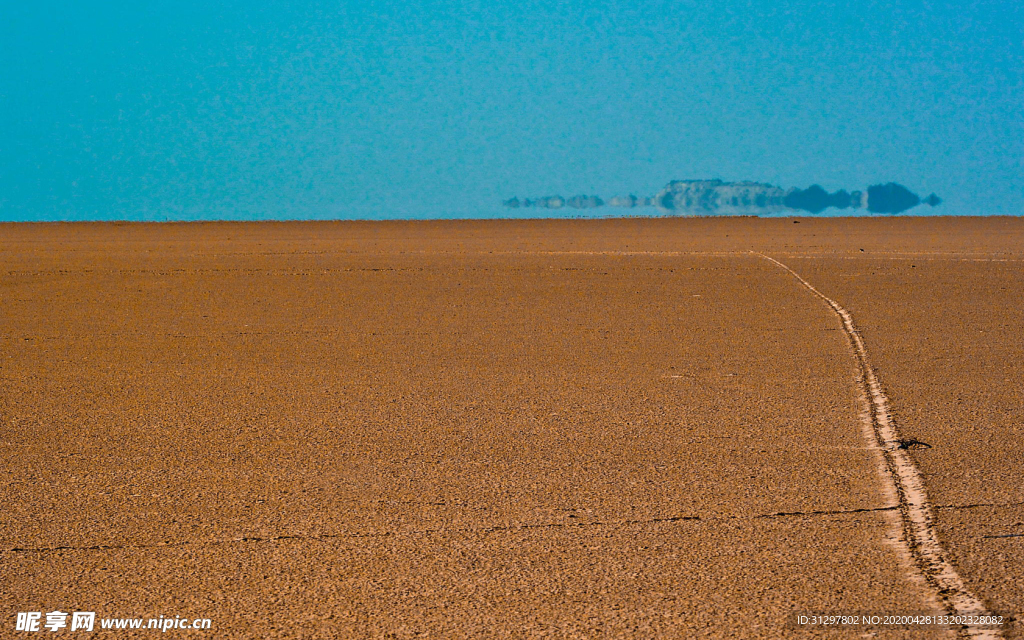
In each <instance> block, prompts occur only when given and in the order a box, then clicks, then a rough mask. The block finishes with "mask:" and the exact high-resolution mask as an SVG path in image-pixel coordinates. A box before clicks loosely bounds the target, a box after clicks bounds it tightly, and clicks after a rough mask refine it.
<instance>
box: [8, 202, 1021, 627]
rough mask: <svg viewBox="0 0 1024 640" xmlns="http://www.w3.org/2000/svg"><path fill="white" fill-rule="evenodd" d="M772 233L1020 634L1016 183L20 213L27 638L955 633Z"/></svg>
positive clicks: (17, 461)
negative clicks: (474, 207) (289, 219)
mask: <svg viewBox="0 0 1024 640" xmlns="http://www.w3.org/2000/svg"><path fill="white" fill-rule="evenodd" d="M757 253H763V254H765V255H767V256H770V257H772V258H774V259H776V260H778V261H780V262H781V263H783V264H785V265H786V266H788V267H789V268H791V269H792V270H793V271H794V272H795V273H797V274H799V275H800V277H802V278H804V279H805V280H806V281H807V282H808V283H810V284H811V285H813V286H814V287H815V288H816V289H818V290H819V291H820V292H821V293H822V294H823V295H825V296H828V297H829V298H830V299H832V300H834V301H836V303H837V304H839V305H842V307H843V308H844V309H846V310H847V311H848V312H849V314H850V315H851V316H852V318H853V320H854V322H855V323H856V325H857V329H858V331H859V333H860V335H861V337H862V338H863V341H864V343H865V345H866V348H867V351H868V354H869V357H870V361H871V365H872V367H873V369H874V371H875V373H876V374H877V377H878V380H879V382H880V384H881V386H882V388H883V389H884V392H885V394H886V396H887V398H888V402H889V407H888V409H889V412H890V415H891V417H892V419H893V421H894V423H895V424H896V427H897V429H898V430H899V433H900V436H901V437H902V438H904V439H905V442H912V441H914V442H917V443H919V444H916V445H913V446H911V447H909V448H908V450H907V452H908V454H909V457H910V459H911V460H912V461H913V464H914V466H915V468H916V471H917V472H918V473H919V475H920V478H921V480H922V481H923V485H924V488H925V490H926V491H927V496H928V501H929V502H928V504H927V505H926V506H927V507H928V509H929V510H930V514H931V520H930V522H929V527H930V530H931V531H932V532H933V533H934V535H935V538H936V540H937V541H938V543H939V544H940V545H941V549H942V552H943V553H944V554H945V556H946V558H947V559H948V562H949V563H950V565H951V566H952V567H953V568H955V572H956V574H957V576H958V578H959V579H960V580H961V581H962V584H963V588H964V590H965V591H969V592H970V593H971V594H973V596H976V597H977V598H978V599H979V600H980V601H981V602H982V603H983V604H984V606H985V607H986V609H987V610H988V612H990V613H993V614H997V615H1001V616H1003V620H1004V624H1003V626H1002V627H1001V628H1000V629H996V630H993V629H989V630H987V631H985V632H984V633H988V634H990V635H989V636H988V637H1000V635H1001V637H1005V638H1020V637H1024V618H1022V617H1021V615H1022V614H1024V482H1022V481H1021V478H1022V477H1024V443H1022V436H1024V434H1022V428H1024V427H1022V424H1024V404H1022V400H1024V391H1022V387H1021V380H1024V358H1022V356H1024V341H1022V339H1021V336H1022V335H1024V313H1022V312H1024V303H1022V298H1021V295H1020V292H1021V291H1022V290H1024V220H1020V219H1007V218H988V219H985V218H974V219H952V218H893V219H875V218H870V219H809V218H802V219H638V220H591V221H581V220H565V221H463V222H375V223H359V222H349V223H340V222H339V223H328V222H322V223H223V224H200V223H192V224H153V225H148V224H96V223H89V224H16V225H12V224H8V225H0V459H2V461H3V464H2V466H0V474H2V475H0V492H2V493H0V504H2V505H3V509H2V511H0V610H2V614H0V625H2V626H0V637H12V638H30V637H60V636H64V635H68V636H72V637H83V638H84V637H91V635H90V634H88V633H87V632H82V631H75V632H71V631H70V630H69V629H63V630H61V631H60V632H58V633H52V634H51V633H50V632H49V631H45V630H44V631H41V632H35V633H32V632H21V631H17V630H16V626H17V614H18V612H28V611H39V612H44V614H45V612H51V611H55V610H59V611H62V612H73V611H93V612H96V613H97V622H96V628H95V630H94V631H93V634H94V635H96V636H97V637H111V638H113V637H118V638H120V637H140V638H142V637H154V635H155V634H156V635H161V636H165V637H188V638H268V637H274V638H423V637H430V638H534V637H552V638H604V637H607V638H780V637H794V638H804V637H825V638H860V637H876V638H941V637H957V636H958V635H965V634H966V633H967V631H966V630H965V629H963V628H945V627H940V626H914V625H910V626H885V625H874V626H863V625H860V626H847V627H832V628H823V627H820V626H815V627H812V626H801V625H799V624H797V623H796V622H795V619H794V616H795V615H796V614H798V613H811V612H816V613H825V614H828V613H832V614H843V613H845V614H855V613H874V614H879V615H886V614H894V615H895V614H929V613H931V614H938V613H942V612H943V607H944V606H946V605H944V602H945V601H944V600H943V598H944V594H943V593H940V591H941V589H940V588H938V587H937V586H936V583H935V582H934V580H930V579H929V578H928V576H926V575H925V574H923V573H922V571H921V570H920V568H919V567H918V566H917V564H916V563H915V556H914V555H913V553H912V549H911V550H908V549H910V547H911V546H913V545H912V544H910V543H908V540H907V539H906V534H904V532H903V529H901V526H900V504H899V501H898V498H899V496H898V495H896V494H895V493H894V491H893V488H892V486H891V485H890V484H887V476H886V474H885V472H884V469H883V468H882V467H880V459H881V458H880V453H879V447H877V446H873V445H872V441H871V438H870V423H869V422H870V421H868V423H867V424H866V422H865V421H866V417H865V412H864V398H863V397H862V387H861V386H860V384H859V382H858V370H857V361H856V359H855V357H854V354H853V351H852V350H851V343H850V339H849V336H848V335H847V334H846V333H845V332H844V328H843V324H842V322H841V321H840V319H839V317H838V316H837V314H836V313H835V311H834V310H833V309H831V308H830V307H829V306H828V305H827V304H825V303H824V302H823V300H822V299H821V298H819V297H817V296H815V295H813V294H812V292H810V291H809V290H808V289H807V288H806V287H804V286H802V284H801V283H800V282H799V281H798V280H797V279H796V278H794V276H793V275H792V274H790V273H788V272H787V271H785V270H784V269H783V268H781V267H780V266H778V265H776V264H774V263H772V262H771V261H769V260H766V259H765V258H763V257H761V256H759V255H757ZM911 542H912V541H911ZM908 545H909V546H908ZM940 586H941V585H940ZM161 615H163V616H165V617H174V616H182V617H184V618H209V619H210V620H211V623H212V626H211V628H210V629H206V630H172V631H169V632H167V633H160V632H159V631H154V630H139V631H128V630H101V629H100V628H99V619H100V618H135V617H138V618H146V619H148V618H156V617H158V616H161ZM43 621H44V622H45V616H44V620H43ZM991 634H995V635H991Z"/></svg>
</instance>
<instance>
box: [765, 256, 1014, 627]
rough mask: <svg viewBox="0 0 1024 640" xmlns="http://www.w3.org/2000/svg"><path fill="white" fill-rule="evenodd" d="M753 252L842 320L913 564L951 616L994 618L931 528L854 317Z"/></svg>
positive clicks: (918, 480)
mask: <svg viewBox="0 0 1024 640" xmlns="http://www.w3.org/2000/svg"><path fill="white" fill-rule="evenodd" d="M751 253H752V254H753V255H756V256H759V257H761V258H764V259H765V260H768V261H769V262H772V263H774V264H775V265H777V266H779V267H781V268H782V269H784V270H786V271H787V272H789V274H790V275H792V276H793V277H794V278H796V279H797V281H799V282H800V284H802V285H803V286H804V287H805V288H807V289H808V290H809V291H810V292H811V293H813V294H814V295H815V296H817V297H818V298H820V299H821V300H823V301H824V302H825V303H826V304H827V305H828V306H829V307H830V308H831V309H832V311H834V312H835V314H836V315H837V316H839V319H840V320H842V323H843V331H844V332H845V333H846V337H847V339H848V340H849V342H850V346H851V348H852V349H853V353H854V356H855V358H856V360H857V371H858V383H859V384H858V386H859V387H860V392H861V398H862V400H863V401H864V403H865V404H866V405H867V407H868V411H867V412H866V414H865V416H864V419H865V436H866V437H868V438H869V444H871V445H874V447H873V448H875V447H877V449H878V450H879V451H880V452H881V454H882V458H883V460H884V465H883V469H882V476H883V479H884V481H885V483H886V488H887V489H888V490H890V491H891V492H892V493H893V494H895V496H896V497H897V499H898V507H899V514H900V522H899V535H898V536H897V538H898V540H899V541H900V543H901V546H902V547H903V550H904V551H905V552H906V553H907V554H908V555H909V556H910V558H911V560H912V564H913V566H914V567H915V568H916V569H917V570H918V571H919V572H920V574H921V577H923V578H924V581H925V582H926V583H927V584H928V585H929V586H930V587H931V588H932V589H933V590H934V595H935V597H936V599H937V600H938V601H939V602H940V603H941V604H942V607H943V608H944V609H945V610H946V613H947V614H949V615H952V616H988V615H992V614H991V612H989V611H988V610H987V609H986V608H985V605H984V604H983V603H982V602H981V600H980V599H978V597H977V596H975V595H974V594H973V593H971V592H970V590H968V588H967V586H966V585H965V584H964V582H963V579H962V578H961V577H960V575H959V574H958V573H957V572H956V568H955V567H953V564H952V563H951V562H950V561H949V559H948V558H947V557H946V552H945V550H944V549H943V548H942V545H941V544H940V543H939V540H938V537H937V536H936V534H935V528H934V527H933V526H932V506H931V504H930V503H929V501H928V495H927V493H926V492H925V488H924V481H923V479H922V477H921V473H920V471H918V470H917V467H916V466H914V462H913V461H912V460H911V459H910V456H909V455H908V453H907V451H906V450H905V449H903V448H901V446H900V445H901V441H900V438H899V433H898V432H897V429H896V425H895V424H894V423H893V421H892V419H891V418H890V416H889V400H888V398H886V396H885V393H884V392H883V391H882V386H881V384H879V382H878V376H877V375H876V374H875V370H874V369H873V368H872V367H871V363H870V361H869V360H868V353H867V348H866V347H865V345H864V339H863V338H862V337H861V335H860V331H859V330H858V329H857V327H856V325H854V323H853V317H852V316H851V315H850V313H849V312H848V311H847V310H846V309H844V308H843V307H842V306H841V305H840V304H839V303H838V302H836V301H835V300H833V299H831V298H829V297H828V296H826V295H825V294H823V293H822V292H820V291H818V290H817V289H815V288H814V286H813V285H812V284H811V283H809V282H808V281H807V280H804V279H803V277H801V276H800V274H798V273H797V272H796V271H793V270H792V269H790V268H789V267H788V266H786V265H785V264H783V263H781V262H779V261H778V260H776V259H775V258H772V257H770V256H767V255H765V254H763V253H758V252H756V251H752V252H751ZM958 631H959V635H960V636H961V637H968V638H983V639H986V640H996V639H1000V638H1003V635H1002V633H1001V631H1000V630H999V629H998V628H991V627H987V628H982V627H971V626H962V627H959V629H958Z"/></svg>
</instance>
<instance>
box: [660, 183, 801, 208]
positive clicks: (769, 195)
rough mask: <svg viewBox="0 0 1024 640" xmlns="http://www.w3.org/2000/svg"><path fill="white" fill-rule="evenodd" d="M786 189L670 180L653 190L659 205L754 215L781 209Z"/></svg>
mask: <svg viewBox="0 0 1024 640" xmlns="http://www.w3.org/2000/svg"><path fill="white" fill-rule="evenodd" d="M785 197H786V192H785V191H783V190H782V189H781V188H779V187H775V186H772V185H770V184H765V183H762V182H724V181H722V180H673V181H672V182H670V183H668V185H666V186H665V188H664V189H662V190H661V191H659V192H658V193H657V194H655V196H654V198H653V201H654V204H655V205H656V206H657V207H658V208H659V209H664V210H665V211H669V212H678V213H682V214H690V215H718V216H721V215H757V214H761V213H770V212H774V211H779V210H781V209H782V208H783V207H784V206H785V204H784V200H785Z"/></svg>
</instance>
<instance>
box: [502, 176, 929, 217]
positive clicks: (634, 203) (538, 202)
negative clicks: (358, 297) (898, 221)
mask: <svg viewBox="0 0 1024 640" xmlns="http://www.w3.org/2000/svg"><path fill="white" fill-rule="evenodd" d="M922 202H923V203H925V204H927V205H930V206H933V207H934V206H938V205H939V204H941V203H942V199H941V198H939V197H938V196H937V195H935V194H934V193H933V194H931V195H929V196H928V197H927V198H925V199H924V200H922V199H921V198H919V197H918V196H917V195H916V194H914V193H912V192H911V191H910V190H909V189H907V188H906V187H904V186H903V185H900V184H897V183H895V182H889V183H886V184H876V185H872V186H870V187H868V188H867V191H846V190H845V189H840V190H839V191H835V192H833V193H829V192H828V191H826V190H825V189H824V188H823V187H822V186H820V185H817V184H813V185H811V186H809V187H807V188H806V189H798V188H795V187H794V188H791V189H783V188H782V187H776V186H774V185H771V184H767V183H764V182H749V181H743V182H726V181H724V180H718V179H712V180H673V181H672V182H669V183H668V184H667V185H666V186H665V188H663V189H662V190H661V191H659V192H658V193H656V194H655V195H654V196H652V197H649V198H646V197H637V196H635V195H632V194H631V195H628V196H615V197H613V198H610V199H609V200H608V202H607V204H608V205H609V206H612V207H623V208H627V209H631V208H635V207H648V206H655V207H657V208H658V209H660V210H661V211H663V212H665V213H669V214H676V215H696V216H730V215H764V214H772V213H785V212H786V211H787V210H795V211H807V212H808V213H811V214H819V213H821V212H822V211H824V210H825V209H828V208H835V209H840V210H841V209H850V208H853V209H867V210H868V211H870V212H872V213H886V214H898V213H902V212H904V211H906V210H907V209H911V208H913V207H916V206H917V205H918V204H921V203H922ZM502 204H503V205H504V206H506V207H511V208H513V209H518V208H519V207H536V208H540V209H561V208H563V207H570V208H573V209H593V208H596V207H601V206H604V204H605V201H604V200H602V199H601V198H600V197H598V196H585V195H583V196H573V197H571V198H563V197H562V196H545V197H543V198H535V199H532V200H531V199H529V198H527V199H525V200H519V198H511V199H509V200H505V201H504V202H502Z"/></svg>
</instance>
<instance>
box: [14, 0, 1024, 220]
mask: <svg viewBox="0 0 1024 640" xmlns="http://www.w3.org/2000/svg"><path fill="white" fill-rule="evenodd" d="M1018 7H1019V4H1018V3H1013V2H1009V1H1005V0H1004V1H1001V2H987V3H985V2H872V1H870V0H867V1H859V2H795V1H791V0H765V1H761V0H757V1H754V0H750V1H746V2H740V1H731V2H655V1H638V2H582V1H573V0H570V1H568V2H535V1H533V0H526V1H521V0H516V1H514V2H504V1H502V2H472V1H470V2H375V1H372V0H370V1H362V2H334V3H327V2H302V1H301V0H289V1H280V2H277V1H275V2H270V1H266V0H252V1H250V2H235V1H226V2H217V1H215V0H209V1H206V2H193V1H192V0H175V1H174V2H163V1H161V2H119V1H112V0H106V1H104V2H92V1H89V0H77V1H74V2H67V1H59V2H55V1H48V0H40V1H37V2H32V3H17V4H15V3H13V2H11V1H10V0H4V2H3V3H2V4H0V13H2V19H0V121H2V127H0V219H5V220H44V219H45V220H50V219H147V220H150V219H155V220H162V219H225V218H241V219H264V218H390V217H396V218H406V217H467V216H484V217H487V216H494V215H502V214H503V213H509V211H508V210H502V209H501V208H499V207H498V206H497V204H498V202H499V201H500V200H501V199H503V198H508V197H511V196H513V195H518V196H520V197H524V196H527V197H534V196H541V195H549V194H563V195H573V194H577V193H595V194H598V195H601V196H604V197H609V196H613V195H618V194H626V193H631V192H632V193H636V194H638V195H651V194H653V193H654V192H656V191H657V190H658V189H660V188H661V187H662V186H663V185H664V184H665V183H666V182H668V181H669V180H671V179H680V178H699V177H720V178H723V179H727V180H759V181H767V182H772V183H774V184H778V185H781V186H784V187H790V186H799V187H806V186H808V185H810V184H812V183H819V184H821V185H823V186H825V187H826V188H828V189H830V190H832V189H837V188H847V189H855V188H864V187H866V186H867V185H868V184H871V183H874V182H880V181H889V180H895V181H897V182H901V183H903V184H905V185H906V186H908V187H909V188H911V189H912V190H914V191H917V192H918V193H920V194H921V195H926V194H927V193H929V192H932V191H934V192H936V193H938V194H939V195H940V196H942V197H944V198H945V200H946V202H945V204H943V205H942V206H941V207H939V208H938V209H936V210H935V211H934V212H935V213H949V214H972V213H976V214H1014V215H1017V214H1020V213H1022V212H1024V180H1022V169H1024V162H1022V157H1024V117H1022V116H1024V36H1022V34H1024V19H1022V16H1024V12H1022V10H1021V9H1020V8H1018ZM598 211H600V212H602V213H608V212H609V210H607V209H604V210H598ZM915 211H917V210H915Z"/></svg>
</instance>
